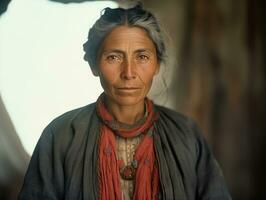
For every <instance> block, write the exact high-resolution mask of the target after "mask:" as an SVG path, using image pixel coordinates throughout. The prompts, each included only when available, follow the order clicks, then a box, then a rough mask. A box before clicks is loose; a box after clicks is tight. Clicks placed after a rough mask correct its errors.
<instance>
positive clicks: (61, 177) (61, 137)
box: [19, 103, 231, 200]
mask: <svg viewBox="0 0 266 200" xmlns="http://www.w3.org/2000/svg"><path fill="white" fill-rule="evenodd" d="M155 109H156V110H157V112H159V119H158V120H157V121H156V122H155V125H154V127H155V129H154V144H155V150H156V154H157V159H158V164H159V174H160V191H161V192H160V195H159V199H165V200H171V199H176V200H194V199H197V200H198V199H199V200H201V199H202V200H227V199H228V200H229V199H231V197H230V194H229V192H228V190H227V187H226V184H225V181H224V178H223V175H222V171H221V169H220V167H219V165H218V163H217V162H216V160H215V158H214V156H213V154H212V152H211V151H210V149H209V147H208V145H207V144H206V141H205V140H204V138H203V136H202V134H201V133H200V130H199V128H198V127H197V126H196V125H195V123H194V122H193V121H192V120H191V119H189V118H187V117H185V116H183V115H182V114H180V113H177V112H174V111H172V110H169V109H167V108H165V107H161V106H156V105H155ZM100 125H101V122H100V119H99V118H98V116H97V114H96V106H95V103H94V104H90V105H87V106H85V107H82V108H79V109H76V110H73V111H69V112H67V113H65V114H63V115H61V116H60V117H58V118H56V119H55V120H53V121H52V122H51V123H50V124H49V125H48V126H47V127H46V128H45V130H44V131H43V133H42V135H41V137H40V139H39V141H38V143H37V145H36V147H35V150H34V153H33V156H32V158H31V161H30V164H29V168H28V171H27V173H26V176H25V180H24V185H23V187H22V190H21V193H20V195H19V199H20V200H33V199H34V200H35V199H36V200H59V199H66V200H94V199H95V200H96V199H98V176H97V171H98V170H97V161H98V159H97V158H98V141H99V135H100V134H99V130H100Z"/></svg>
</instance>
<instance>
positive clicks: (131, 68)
mask: <svg viewBox="0 0 266 200" xmlns="http://www.w3.org/2000/svg"><path fill="white" fill-rule="evenodd" d="M135 68H136V67H135V64H134V63H133V62H130V61H128V60H126V61H125V62H124V63H123V65H122V73H121V76H122V78H123V79H126V80H130V79H135V78H136V69H135Z"/></svg>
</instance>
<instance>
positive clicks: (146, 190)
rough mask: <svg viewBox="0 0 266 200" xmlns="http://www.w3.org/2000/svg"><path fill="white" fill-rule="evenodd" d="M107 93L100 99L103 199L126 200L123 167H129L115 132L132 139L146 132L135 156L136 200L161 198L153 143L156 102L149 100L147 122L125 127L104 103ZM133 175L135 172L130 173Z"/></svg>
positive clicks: (100, 151)
mask: <svg viewBox="0 0 266 200" xmlns="http://www.w3.org/2000/svg"><path fill="white" fill-rule="evenodd" d="M104 97H105V96H104V95H101V96H100V97H99V98H98V100H97V114H98V116H99V118H100V119H101V121H102V122H103V123H102V126H101V128H100V134H101V139H100V144H99V182H100V184H99V187H100V190H99V191H100V192H99V198H100V199H101V200H105V199H110V200H116V199H117V200H122V190H121V186H120V174H119V172H120V170H121V169H122V168H124V167H125V164H124V162H123V160H119V159H118V158H117V155H116V141H115V134H117V135H119V136H120V137H124V138H129V137H136V136H138V135H139V134H141V133H142V134H144V135H145V136H144V138H143V140H142V141H141V143H140V144H139V146H138V148H137V150H136V153H135V155H134V162H135V163H136V166H135V167H133V166H130V169H132V170H131V171H136V172H135V173H136V175H135V176H136V177H135V191H134V195H133V200H151V199H157V194H158V184H159V173H158V168H157V167H156V165H155V162H156V158H155V152H154V145H153V138H152V135H153V124H154V122H155V120H156V119H157V113H155V112H154V111H153V103H152V101H150V100H148V99H146V105H147V111H148V116H147V117H146V120H143V123H138V122H137V124H136V125H135V127H132V128H128V129H126V128H124V127H121V126H120V123H119V122H117V121H116V120H115V119H114V118H113V116H112V115H111V114H110V113H109V112H108V110H107V109H106V106H105V104H104ZM130 174H131V173H130Z"/></svg>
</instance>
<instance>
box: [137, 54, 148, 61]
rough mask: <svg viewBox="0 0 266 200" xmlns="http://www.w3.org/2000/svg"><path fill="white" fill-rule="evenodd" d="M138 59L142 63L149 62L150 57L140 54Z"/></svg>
mask: <svg viewBox="0 0 266 200" xmlns="http://www.w3.org/2000/svg"><path fill="white" fill-rule="evenodd" d="M137 59H138V60H140V61H148V60H149V56H148V55H145V54H139V55H138V56H137Z"/></svg>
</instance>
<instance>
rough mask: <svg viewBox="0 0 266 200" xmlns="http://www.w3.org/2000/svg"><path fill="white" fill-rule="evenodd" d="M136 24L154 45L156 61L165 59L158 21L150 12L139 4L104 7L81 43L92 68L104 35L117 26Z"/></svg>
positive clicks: (94, 66) (95, 63)
mask: <svg viewBox="0 0 266 200" xmlns="http://www.w3.org/2000/svg"><path fill="white" fill-rule="evenodd" d="M121 25H126V26H129V27H131V26H136V27H140V28H143V29H144V30H146V32H147V33H148V36H149V37H150V39H151V40H152V41H153V43H154V44H155V47H156V53H157V58H158V61H159V62H160V63H161V62H163V61H164V59H165V54H166V53H165V44H164V41H163V37H162V33H161V29H160V26H159V23H158V22H157V20H156V18H155V17H154V15H153V14H152V13H150V12H149V11H146V10H144V9H143V8H142V6H141V5H137V6H135V7H133V8H129V9H124V8H115V9H111V8H105V9H104V13H103V14H102V15H101V17H100V18H99V19H98V20H97V21H96V22H95V24H94V25H93V26H92V28H91V29H90V31H89V35H88V40H87V42H86V43H84V45H83V49H84V51H85V55H84V59H85V60H86V61H88V63H89V65H90V66H91V67H92V68H96V67H97V60H98V53H99V50H100V47H101V45H102V42H103V41H104V39H105V38H106V36H107V35H108V34H109V33H110V32H111V31H112V30H113V29H114V28H116V27H117V26H121Z"/></svg>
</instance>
